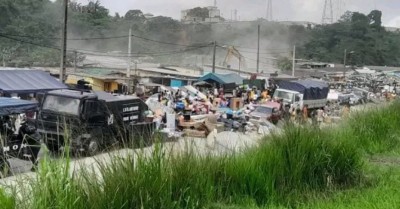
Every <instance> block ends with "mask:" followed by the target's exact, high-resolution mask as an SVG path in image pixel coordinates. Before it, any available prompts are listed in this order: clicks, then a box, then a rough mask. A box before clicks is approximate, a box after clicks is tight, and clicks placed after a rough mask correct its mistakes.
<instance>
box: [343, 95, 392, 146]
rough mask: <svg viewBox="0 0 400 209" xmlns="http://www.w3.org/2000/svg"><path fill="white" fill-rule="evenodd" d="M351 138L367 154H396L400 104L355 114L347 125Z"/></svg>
mask: <svg viewBox="0 0 400 209" xmlns="http://www.w3.org/2000/svg"><path fill="white" fill-rule="evenodd" d="M346 125H347V126H348V128H349V129H348V130H349V131H350V132H351V138H349V139H348V140H354V141H355V142H356V143H357V144H358V145H359V146H361V147H362V148H363V149H364V150H365V151H366V152H367V153H369V154H376V153H384V152H397V153H399V152H400V150H399V148H400V102H399V101H396V102H394V103H392V104H391V105H389V106H388V107H386V108H379V109H378V108H376V109H373V110H370V111H368V112H367V113H357V114H356V115H354V116H353V117H352V118H350V120H349V121H348V123H346Z"/></svg>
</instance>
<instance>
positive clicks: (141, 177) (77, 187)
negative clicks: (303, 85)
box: [26, 127, 362, 209]
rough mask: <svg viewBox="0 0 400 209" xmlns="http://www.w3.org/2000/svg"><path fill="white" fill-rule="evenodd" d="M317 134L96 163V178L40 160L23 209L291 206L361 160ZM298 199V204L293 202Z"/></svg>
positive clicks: (353, 174)
mask: <svg viewBox="0 0 400 209" xmlns="http://www.w3.org/2000/svg"><path fill="white" fill-rule="evenodd" d="M329 137H330V135H329V134H325V133H324V132H322V131H319V130H313V129H311V128H295V127H291V128H288V129H287V130H286V131H285V134H284V135H279V136H278V135H275V136H271V138H270V139H269V140H268V142H265V143H262V144H261V145H260V146H259V147H257V148H253V149H250V150H247V151H246V152H245V153H244V154H241V155H233V154H230V155H225V156H222V157H221V156H220V157H213V156H199V155H196V154H195V153H193V152H187V153H184V154H182V155H171V154H169V153H167V152H166V151H165V149H163V148H162V145H160V144H157V145H156V147H155V150H154V151H153V153H152V156H150V157H145V156H143V155H140V154H139V155H137V156H129V157H127V158H124V159H121V158H114V159H113V160H112V162H111V164H109V163H107V164H105V163H102V162H98V163H99V166H100V173H99V174H97V175H94V174H92V173H88V172H84V173H81V174H80V176H72V177H70V176H69V175H65V173H69V172H68V170H66V168H65V166H60V165H59V164H52V162H49V161H44V162H43V163H42V168H41V170H40V172H39V175H38V179H37V183H36V184H35V185H34V186H33V196H32V201H33V202H32V203H31V207H26V208H34V209H42V208H43V209H44V208H71V209H72V208H77V209H79V208H93V209H102V208H104V209H106V208H107V209H108V208H126V209H130V208H157V209H158V208H204V207H208V206H209V205H211V204H212V203H215V202H221V203H226V204H233V203H243V202H249V203H250V202H251V203H253V204H255V205H269V204H283V205H294V204H295V203H296V202H297V201H299V200H300V199H301V196H303V194H307V193H308V192H315V191H325V190H329V189H333V188H338V187H339V188H340V187H343V186H348V185H351V184H352V183H354V182H356V180H357V179H358V178H359V176H360V174H361V165H362V160H361V157H360V155H359V154H358V152H357V151H355V150H356V149H355V147H354V145H352V144H349V143H347V142H342V141H341V140H340V139H336V140H335V139H333V138H329ZM299 197H300V199H299Z"/></svg>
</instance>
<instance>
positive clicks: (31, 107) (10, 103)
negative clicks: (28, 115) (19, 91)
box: [0, 97, 38, 116]
mask: <svg viewBox="0 0 400 209" xmlns="http://www.w3.org/2000/svg"><path fill="white" fill-rule="evenodd" d="M37 108H38V103H37V102H33V101H26V100H20V99H14V98H7V97H0V116H4V115H13V114H20V113H25V112H28V111H36V110H37Z"/></svg>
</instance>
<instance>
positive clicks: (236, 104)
mask: <svg viewBox="0 0 400 209" xmlns="http://www.w3.org/2000/svg"><path fill="white" fill-rule="evenodd" d="M242 107H243V100H242V98H237V97H236V98H232V99H231V105H230V108H231V109H232V110H239V109H241V108H242Z"/></svg>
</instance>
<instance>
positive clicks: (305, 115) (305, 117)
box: [302, 105, 308, 123]
mask: <svg viewBox="0 0 400 209" xmlns="http://www.w3.org/2000/svg"><path fill="white" fill-rule="evenodd" d="M302 119H303V123H307V122H308V105H304V107H303V110H302Z"/></svg>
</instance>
